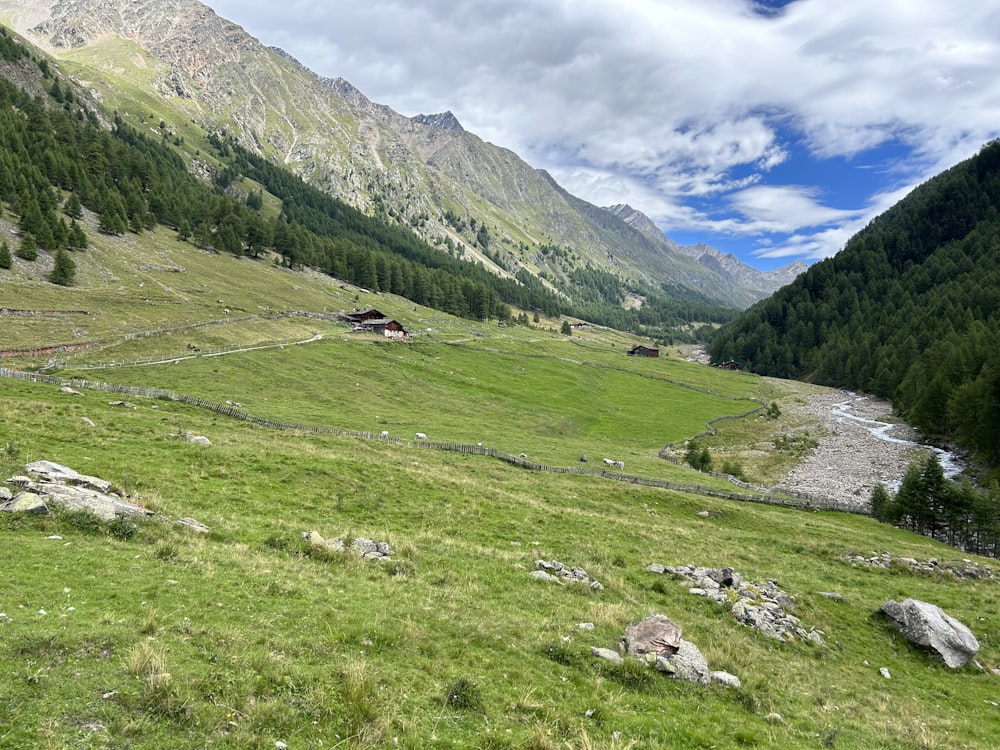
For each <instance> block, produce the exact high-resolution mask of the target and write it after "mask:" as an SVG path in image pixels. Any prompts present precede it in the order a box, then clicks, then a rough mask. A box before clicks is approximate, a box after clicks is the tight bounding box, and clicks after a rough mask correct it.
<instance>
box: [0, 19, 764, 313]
mask: <svg viewBox="0 0 1000 750" xmlns="http://www.w3.org/2000/svg"><path fill="white" fill-rule="evenodd" d="M0 19H3V20H4V21H5V22H7V23H9V24H10V26H11V28H12V29H14V30H16V31H17V32H18V33H21V34H23V35H24V36H25V37H26V38H27V39H28V40H30V41H31V42H32V43H33V44H35V45H37V46H38V47H39V48H41V49H43V50H45V51H46V52H47V53H48V54H51V55H53V57H54V59H56V60H58V61H59V64H60V65H62V66H64V67H65V69H66V70H67V71H71V72H72V74H73V75H74V77H76V78H77V79H78V80H86V81H87V87H88V88H90V89H92V90H93V91H94V92H95V93H96V94H98V95H99V96H100V98H101V100H102V101H103V102H105V103H106V104H107V105H108V106H110V107H113V108H115V109H117V110H118V111H119V113H120V115H121V117H122V119H123V121H124V122H126V123H128V124H129V125H131V126H132V127H134V128H137V129H141V128H142V127H144V126H146V125H147V124H148V123H147V122H146V120H147V119H148V118H149V117H150V114H151V113H154V112H155V114H156V118H157V119H162V120H163V121H165V125H166V127H167V129H168V130H169V131H171V132H185V131H187V132H188V140H189V142H190V141H193V140H195V139H196V138H197V140H198V141H199V145H200V142H201V138H202V137H203V135H202V136H196V134H195V132H194V131H195V130H200V131H201V133H202V134H204V133H221V132H225V133H228V134H229V135H231V136H232V137H233V138H234V139H235V140H236V142H237V143H239V144H240V145H241V146H242V147H243V148H245V149H246V150H248V151H250V152H251V153H254V154H256V155H259V156H262V157H264V158H266V159H268V160H270V161H272V162H274V163H276V164H280V165H282V166H284V167H286V168H288V169H289V170H290V171H292V172H293V173H294V174H296V175H297V176H299V177H301V178H302V179H303V180H304V181H305V182H306V183H308V184H309V185H311V186H313V187H316V188H319V189H320V190H322V191H323V192H326V193H328V194H330V195H332V196H334V197H336V198H338V199H340V200H341V201H343V202H344V203H346V204H347V205H349V206H351V207H352V208H354V209H357V210H359V211H360V212H361V213H363V214H365V215H368V216H379V217H380V218H382V219H383V220H384V221H387V222H389V223H394V224H396V225H397V226H399V227H400V228H402V229H405V230H406V231H408V232H410V233H412V234H415V235H417V236H418V237H420V238H421V239H422V240H424V241H425V242H427V243H428V244H430V245H431V246H433V247H436V248H438V250H440V251H441V252H448V253H453V254H456V255H457V256H458V257H460V258H463V259H465V260H472V261H474V262H479V263H483V264H485V265H487V266H488V267H490V268H492V269H493V271H494V272H496V273H498V274H500V275H504V274H509V275H514V274H517V273H518V272H520V271H525V272H526V273H528V274H531V275H532V276H535V277H536V278H541V279H543V282H544V283H545V284H546V285H547V284H548V283H549V282H550V280H558V281H561V282H563V284H564V285H565V284H566V283H567V282H569V278H570V275H571V274H572V272H573V271H577V270H582V269H587V268H588V267H592V268H593V269H596V270H598V271H602V272H608V273H613V274H615V275H617V276H618V277H619V278H620V279H621V281H622V283H624V284H626V285H630V286H631V287H632V291H634V292H639V291H640V287H647V288H652V289H657V288H660V287H661V286H662V285H663V284H667V285H668V287H671V288H673V287H678V286H681V287H689V288H690V290H691V291H693V292H695V293H698V294H700V295H701V296H703V297H706V298H708V300H709V301H710V302H711V303H713V304H716V305H722V306H726V307H736V306H740V307H744V306H746V305H748V304H751V303H752V302H754V301H756V300H758V299H760V298H762V297H763V296H765V295H766V294H767V293H769V292H770V291H772V290H773V289H775V288H777V286H779V282H777V281H776V280H775V279H773V278H772V277H770V276H768V275H766V274H762V273H761V272H758V271H756V270H755V269H751V268H749V267H745V269H744V270H745V271H746V273H748V274H750V276H751V277H752V278H751V280H750V281H748V282H747V283H744V282H743V281H742V280H740V279H738V278H734V277H732V276H731V275H730V274H728V273H720V270H719V269H717V268H714V267H711V266H706V265H703V264H699V263H696V262H692V261H691V259H690V258H688V257H686V256H685V255H683V254H682V253H678V252H675V251H674V250H672V249H670V247H669V246H664V247H656V248H652V249H651V248H650V244H649V243H648V242H645V241H643V238H641V237H639V236H638V235H637V233H636V232H634V231H633V230H632V229H631V228H630V227H629V226H628V224H627V223H625V222H624V221H621V220H618V219H617V218H616V217H610V218H609V217H608V216H602V214H605V213H606V212H602V211H600V210H599V209H597V208H596V207H594V206H590V204H584V202H582V201H579V199H573V200H567V199H566V195H565V194H564V192H563V191H561V189H556V188H555V186H553V185H552V184H551V180H550V178H549V177H548V176H547V175H544V174H543V173H541V172H540V171H539V170H536V169H534V168H532V167H531V166H530V165H528V164H526V163H525V162H524V161H523V160H522V159H520V158H519V157H518V156H517V155H516V154H514V153H513V152H511V151H509V150H507V149H503V148H499V147H497V146H494V145H492V144H489V143H486V142H484V141H482V140H481V139H479V138H478V137H477V136H475V135H474V134H472V133H469V132H467V131H465V130H464V129H463V128H462V127H461V125H460V124H458V122H457V120H456V119H455V118H454V117H453V116H448V115H446V114H443V115H428V116H418V117H414V118H409V117H405V116H403V115H401V114H399V113H397V112H394V111H393V110H392V109H390V108H389V107H387V106H384V105H380V104H376V103H374V102H372V101H370V100H369V99H367V97H365V96H364V94H363V93H362V92H360V91H358V90H357V89H356V88H354V87H353V86H351V85H350V84H349V83H348V82H347V81H345V80H343V79H341V78H322V77H320V76H317V75H316V74H315V73H313V72H312V71H310V70H308V69H307V68H305V67H304V66H302V65H301V64H299V63H298V62H297V61H296V60H295V59H294V58H293V57H292V56H291V55H288V54H287V53H284V52H282V51H281V50H276V49H273V48H268V47H265V46H264V45H263V44H261V43H260V42H259V41H257V40H256V39H254V38H253V37H251V36H250V35H249V34H247V33H246V32H245V31H244V30H243V29H241V28H240V27H239V26H237V25H235V24H233V23H231V22H229V21H227V20H225V19H223V18H220V17H218V16H217V15H216V14H215V13H213V12H212V10H211V9H210V8H208V7H207V6H205V5H204V4H202V3H200V2H196V0H160V1H159V2H155V3H154V2H148V1H146V2H132V1H131V0H129V1H127V0H74V1H73V2H58V3H52V2H50V1H49V0H0ZM151 122H156V120H155V119H153V120H151ZM191 152H192V153H193V152H194V149H193V148H192V149H191ZM581 207H582V208H584V209H585V210H581ZM546 246H557V247H560V248H562V249H563V250H564V251H565V253H564V255H562V256H560V257H559V262H558V263H553V262H552V257H551V256H548V255H546V254H545V253H543V252H542V249H543V248H544V247H546ZM543 274H545V275H544V276H543ZM563 291H564V293H565V289H564V290H563ZM685 293H688V292H687V291H686V292H685Z"/></svg>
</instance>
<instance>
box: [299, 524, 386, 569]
mask: <svg viewBox="0 0 1000 750" xmlns="http://www.w3.org/2000/svg"><path fill="white" fill-rule="evenodd" d="M302 541H303V542H305V543H306V544H308V545H310V546H311V547H319V548H320V549H323V550H325V551H328V552H338V553H346V552H354V553H355V554H357V555H358V556H359V557H361V558H362V559H363V560H378V561H380V562H388V561H389V560H390V559H391V555H392V554H393V552H392V547H390V546H389V543H388V542H376V541H374V540H372V539H363V538H360V537H359V538H358V539H355V540H354V541H352V542H351V543H350V544H349V545H348V544H347V542H345V541H344V540H343V539H341V538H340V537H336V538H334V539H324V538H323V537H322V536H320V534H319V532H318V531H303V532H302Z"/></svg>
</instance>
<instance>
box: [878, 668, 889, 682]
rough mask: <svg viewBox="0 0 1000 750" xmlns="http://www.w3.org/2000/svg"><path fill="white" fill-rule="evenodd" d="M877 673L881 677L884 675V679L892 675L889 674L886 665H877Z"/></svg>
mask: <svg viewBox="0 0 1000 750" xmlns="http://www.w3.org/2000/svg"><path fill="white" fill-rule="evenodd" d="M878 673H879V674H880V675H882V676H883V677H885V679H887V680H891V679H892V675H891V674H889V670H888V668H887V667H879V668H878Z"/></svg>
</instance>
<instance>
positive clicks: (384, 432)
mask: <svg viewBox="0 0 1000 750" xmlns="http://www.w3.org/2000/svg"><path fill="white" fill-rule="evenodd" d="M379 437H384V438H387V437H389V431H388V430H382V434H381V435H380V436H379Z"/></svg>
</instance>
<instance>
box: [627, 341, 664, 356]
mask: <svg viewBox="0 0 1000 750" xmlns="http://www.w3.org/2000/svg"><path fill="white" fill-rule="evenodd" d="M627 354H628V356H630V357H659V356H660V350H659V349H656V348H654V347H650V346H643V345H642V344H639V345H638V346H633V347H632V348H631V349H629V350H628V352H627Z"/></svg>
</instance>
